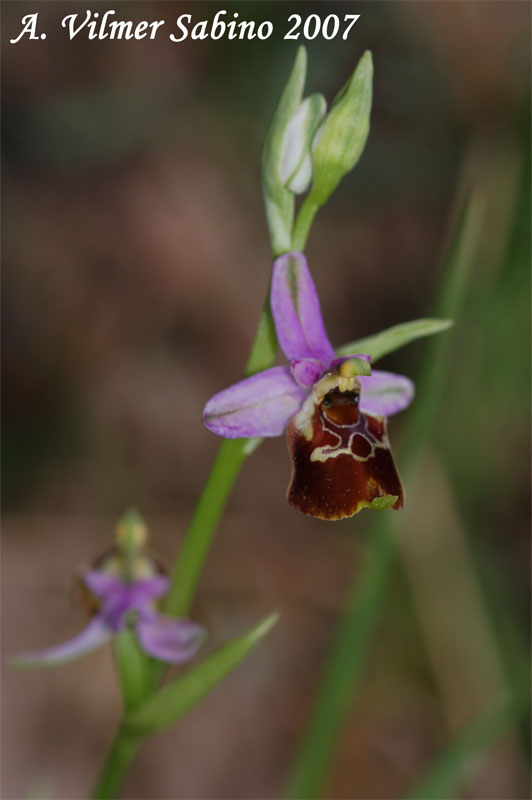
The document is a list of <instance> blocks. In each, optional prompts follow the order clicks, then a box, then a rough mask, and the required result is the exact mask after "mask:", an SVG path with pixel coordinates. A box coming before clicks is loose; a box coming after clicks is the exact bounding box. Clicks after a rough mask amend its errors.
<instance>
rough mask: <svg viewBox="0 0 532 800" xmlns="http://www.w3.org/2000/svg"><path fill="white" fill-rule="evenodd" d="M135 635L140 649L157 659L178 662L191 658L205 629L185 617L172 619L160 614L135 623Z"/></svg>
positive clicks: (202, 637)
mask: <svg viewBox="0 0 532 800" xmlns="http://www.w3.org/2000/svg"><path fill="white" fill-rule="evenodd" d="M136 630H137V636H138V639H139V642H140V645H141V647H142V649H143V650H144V651H145V652H146V653H149V655H151V656H153V657H154V658H158V659H159V661H168V662H171V663H173V664H178V663H180V662H182V661H188V660H189V659H190V658H192V657H193V656H194V655H195V654H196V652H197V650H198V648H199V647H200V645H201V643H202V641H203V639H204V636H205V630H204V628H202V627H201V625H195V624H194V623H193V622H189V621H188V620H185V619H172V618H171V617H164V616H162V615H161V614H158V615H156V616H154V617H153V618H152V619H151V620H141V621H139V622H138V623H137V629H136Z"/></svg>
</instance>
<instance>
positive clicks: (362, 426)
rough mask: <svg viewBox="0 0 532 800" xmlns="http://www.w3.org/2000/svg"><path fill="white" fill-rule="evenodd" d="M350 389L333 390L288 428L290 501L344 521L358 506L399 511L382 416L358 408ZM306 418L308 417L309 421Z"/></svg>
mask: <svg viewBox="0 0 532 800" xmlns="http://www.w3.org/2000/svg"><path fill="white" fill-rule="evenodd" d="M358 402H359V392H358V389H357V387H355V388H352V386H350V388H349V390H348V391H341V388H340V386H337V387H336V388H333V389H331V390H330V391H329V392H327V394H325V395H324V396H323V397H322V398H321V402H314V405H313V409H312V410H311V409H308V412H311V413H308V412H307V413H308V416H307V415H305V416H306V417H307V418H306V419H305V420H304V422H305V425H304V426H302V427H300V426H298V421H299V422H303V420H302V419H301V420H298V417H296V418H295V419H293V420H292V421H291V422H290V424H289V426H288V442H289V448H290V451H291V455H292V460H293V473H292V480H291V483H290V487H289V490H288V500H289V502H290V503H291V504H292V505H293V506H295V507H296V508H298V509H299V510H300V511H303V512H304V513H305V514H309V515H311V516H314V517H319V518H321V519H342V518H343V517H350V516H352V515H353V514H356V513H357V512H358V511H360V509H362V508H370V507H373V508H390V507H392V508H395V509H397V508H401V507H402V506H403V499H404V498H403V487H402V485H401V480H400V478H399V475H398V474H397V469H396V467H395V463H394V461H393V456H392V453H391V450H390V446H389V442H388V437H387V435H386V423H385V420H384V418H381V417H370V416H369V415H367V414H364V413H363V412H361V411H360V409H359V407H358ZM309 417H310V418H309Z"/></svg>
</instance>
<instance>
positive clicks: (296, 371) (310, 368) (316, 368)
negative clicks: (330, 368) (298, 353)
mask: <svg viewBox="0 0 532 800" xmlns="http://www.w3.org/2000/svg"><path fill="white" fill-rule="evenodd" d="M290 372H291V373H292V375H293V377H294V378H295V379H296V381H297V382H298V383H299V384H300V385H301V386H305V387H306V388H307V389H308V388H310V387H311V386H312V385H313V384H315V383H316V381H317V380H318V378H319V377H320V375H321V373H322V372H323V364H322V363H321V361H317V360H316V359H315V358H295V359H294V360H293V361H292V362H291V363H290Z"/></svg>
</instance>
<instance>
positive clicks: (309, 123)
mask: <svg viewBox="0 0 532 800" xmlns="http://www.w3.org/2000/svg"><path fill="white" fill-rule="evenodd" d="M326 108H327V103H326V101H325V98H324V97H323V95H321V94H313V95H311V96H310V97H307V98H305V100H303V102H302V103H300V104H299V106H298V108H297V110H296V111H295V112H294V114H293V115H292V116H291V117H290V119H289V121H288V123H287V125H286V128H285V132H284V136H283V141H282V146H281V159H280V164H279V177H280V179H281V182H282V184H283V186H286V187H287V188H288V189H290V191H291V192H294V193H295V194H302V193H303V192H306V191H307V189H308V187H309V185H310V180H311V178H312V158H311V153H310V147H311V144H312V140H313V138H314V135H315V133H316V130H317V128H318V126H319V124H320V122H321V120H322V119H323V117H324V115H325V109H326Z"/></svg>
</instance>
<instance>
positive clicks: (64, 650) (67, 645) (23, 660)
mask: <svg viewBox="0 0 532 800" xmlns="http://www.w3.org/2000/svg"><path fill="white" fill-rule="evenodd" d="M110 636H111V632H110V631H109V628H108V627H107V626H106V625H105V624H104V622H103V621H102V620H101V619H100V618H99V617H94V619H93V620H92V621H91V622H89V624H88V625H87V627H86V628H84V629H83V630H82V631H81V633H79V634H78V635H77V636H74V638H73V639H68V640H67V641H66V642H63V644H58V645H55V646H54V647H47V648H46V650H36V651H34V652H31V653H21V654H20V655H19V656H16V657H15V658H14V659H13V661H12V662H11V663H12V664H13V666H16V667H52V666H54V665H55V664H64V663H66V662H68V661H73V660H74V659H76V658H80V657H81V656H84V655H85V654H86V653H89V652H90V651H91V650H95V649H96V648H97V647H99V646H100V645H102V644H103V643H104V642H106V641H107V640H108V639H109V638H110Z"/></svg>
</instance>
